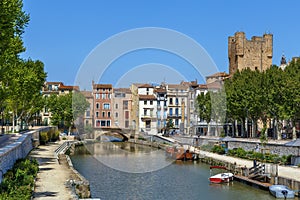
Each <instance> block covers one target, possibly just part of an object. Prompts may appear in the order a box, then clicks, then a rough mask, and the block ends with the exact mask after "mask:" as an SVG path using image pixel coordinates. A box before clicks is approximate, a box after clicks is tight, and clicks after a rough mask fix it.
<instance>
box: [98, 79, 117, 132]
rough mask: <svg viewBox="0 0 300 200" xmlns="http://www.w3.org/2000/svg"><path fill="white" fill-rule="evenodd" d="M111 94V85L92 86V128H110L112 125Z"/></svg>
mask: <svg viewBox="0 0 300 200" xmlns="http://www.w3.org/2000/svg"><path fill="white" fill-rule="evenodd" d="M112 93H113V88H112V85H111V84H94V83H93V98H94V109H93V110H94V128H111V126H112V124H113V123H114V121H113V117H112Z"/></svg>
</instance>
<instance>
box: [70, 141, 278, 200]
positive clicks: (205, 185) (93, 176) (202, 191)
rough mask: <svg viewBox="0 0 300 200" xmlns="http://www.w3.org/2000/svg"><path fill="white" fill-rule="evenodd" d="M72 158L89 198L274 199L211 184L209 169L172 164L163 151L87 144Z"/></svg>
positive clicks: (249, 189)
mask: <svg viewBox="0 0 300 200" xmlns="http://www.w3.org/2000/svg"><path fill="white" fill-rule="evenodd" d="M147 157H148V158H149V159H148V160H146V158H147ZM71 159H72V162H73V165H74V168H75V169H77V170H78V171H79V172H80V173H81V174H82V175H83V176H84V177H85V178H86V179H88V180H89V182H90V189H91V195H92V197H93V198H100V199H101V200H113V199H118V200H120V199H130V200H135V199H143V200H144V199H145V200H148V199H149V200H150V199H151V200H153V199H155V200H156V199H172V200H175V199H180V200H183V199H188V200H193V199H195V200H196V199H205V200H210V199H211V200H215V199H218V200H221V199H230V200H236V199H238V200H240V199H249V200H253V199H259V200H263V199H265V200H268V199H274V198H273V197H272V196H271V195H270V194H269V192H268V191H263V190H260V189H257V188H254V187H251V186H248V185H245V184H243V183H239V182H237V181H233V182H231V183H229V184H210V183H209V181H208V178H209V166H208V165H206V164H203V163H199V162H190V161H187V162H182V161H172V160H169V159H167V158H166V157H165V154H164V152H163V151H161V150H157V149H152V148H150V147H146V146H140V145H135V144H130V143H110V142H107V143H96V144H89V145H85V146H82V147H77V148H76V151H75V154H74V155H73V156H71ZM153 163H154V164H153ZM157 166H159V167H157Z"/></svg>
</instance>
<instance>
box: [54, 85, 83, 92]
mask: <svg viewBox="0 0 300 200" xmlns="http://www.w3.org/2000/svg"><path fill="white" fill-rule="evenodd" d="M58 89H60V90H77V91H79V86H69V85H63V84H61V85H60V86H59V87H58Z"/></svg>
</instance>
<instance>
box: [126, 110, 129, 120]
mask: <svg viewBox="0 0 300 200" xmlns="http://www.w3.org/2000/svg"><path fill="white" fill-rule="evenodd" d="M125 119H129V111H125Z"/></svg>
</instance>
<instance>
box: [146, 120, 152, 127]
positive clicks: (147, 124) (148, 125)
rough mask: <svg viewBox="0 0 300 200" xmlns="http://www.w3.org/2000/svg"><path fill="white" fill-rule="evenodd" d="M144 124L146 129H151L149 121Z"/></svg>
mask: <svg viewBox="0 0 300 200" xmlns="http://www.w3.org/2000/svg"><path fill="white" fill-rule="evenodd" d="M145 123H146V128H151V121H150V120H147V121H146V122H145Z"/></svg>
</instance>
